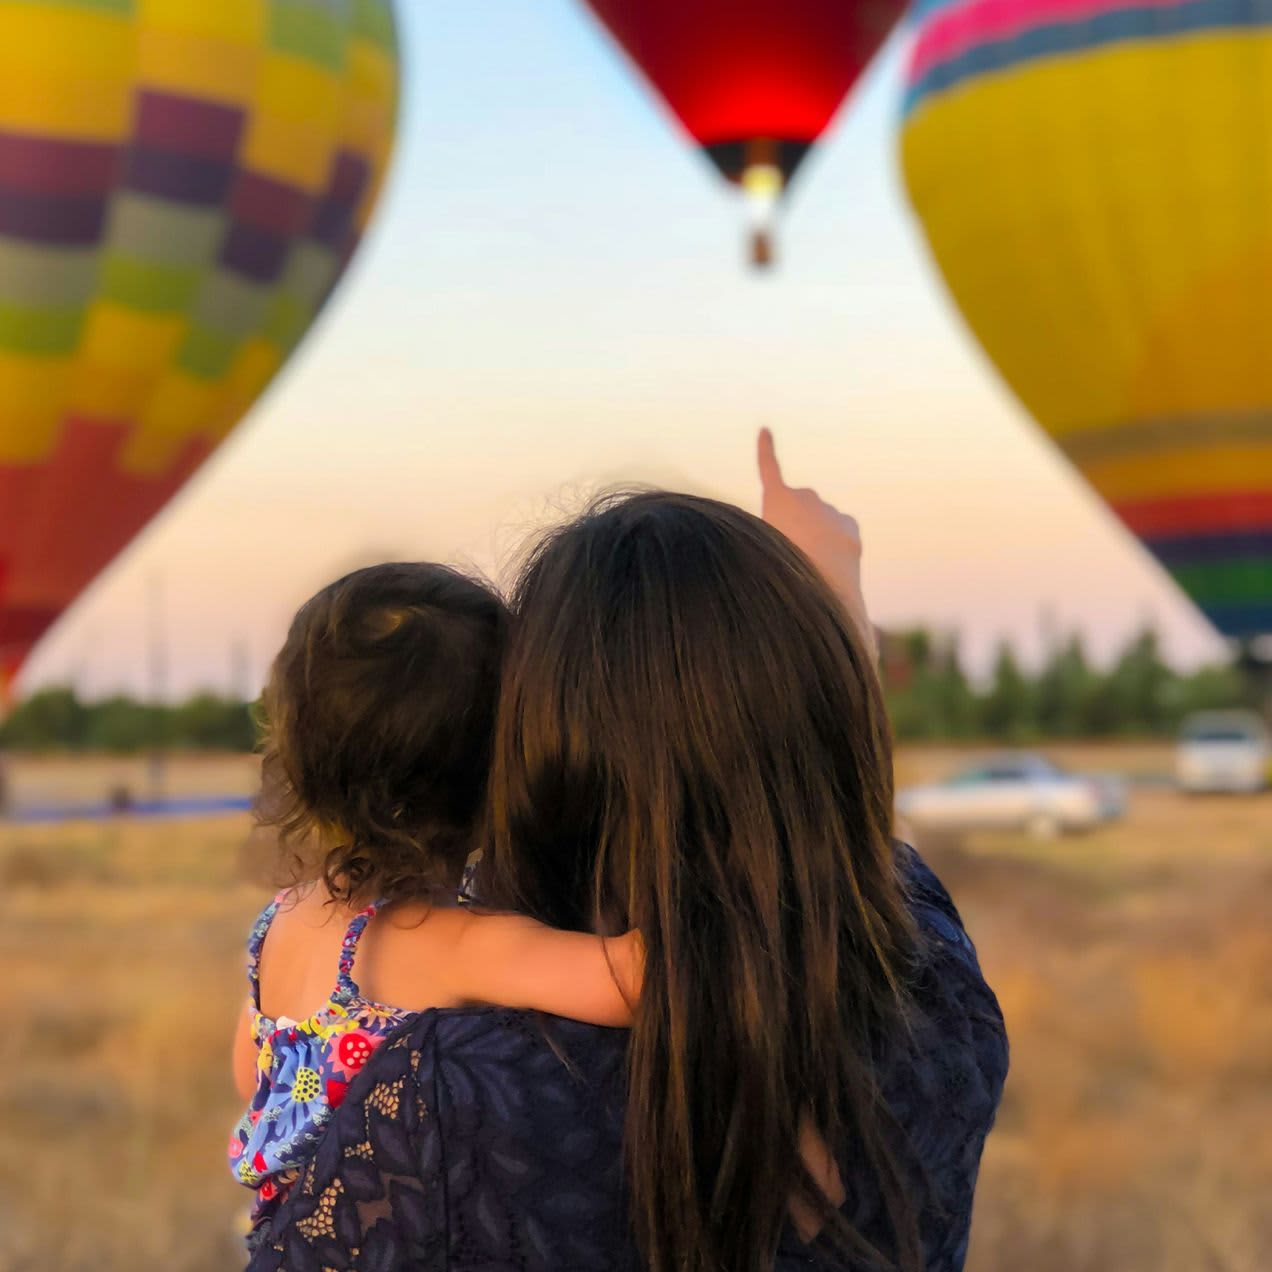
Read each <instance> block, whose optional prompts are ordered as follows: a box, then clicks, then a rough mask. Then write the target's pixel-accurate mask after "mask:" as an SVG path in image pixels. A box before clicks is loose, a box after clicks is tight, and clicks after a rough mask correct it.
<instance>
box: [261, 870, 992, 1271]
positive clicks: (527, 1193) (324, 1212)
mask: <svg viewBox="0 0 1272 1272" xmlns="http://www.w3.org/2000/svg"><path fill="white" fill-rule="evenodd" d="M904 868H905V870H906V873H907V876H908V881H909V890H910V895H911V898H912V907H913V912H914V915H915V917H916V920H917V922H918V925H919V928H920V931H921V933H922V935H923V937H924V940H923V951H924V953H923V961H922V966H921V969H920V971H919V974H918V976H917V978H916V982H915V984H914V990H913V992H914V1001H915V1005H916V1017H917V1018H916V1021H915V1026H914V1029H913V1032H912V1035H911V1037H910V1039H908V1040H907V1041H906V1042H905V1043H904V1044H897V1049H895V1050H894V1051H892V1052H891V1053H889V1054H886V1055H881V1056H880V1057H879V1058H878V1072H879V1078H880V1082H881V1084H882V1089H883V1092H884V1095H885V1098H886V1100H887V1102H888V1104H889V1107H890V1108H891V1110H892V1113H893V1114H894V1116H895V1118H896V1120H897V1122H898V1123H899V1125H900V1127H901V1129H902V1131H903V1132H904V1134H905V1136H906V1138H907V1140H908V1143H909V1148H910V1153H911V1156H912V1157H913V1159H914V1169H913V1175H912V1179H913V1189H914V1196H915V1199H916V1203H917V1208H918V1212H919V1220H920V1231H921V1236H922V1240H923V1246H924V1252H925V1256H926V1268H927V1272H960V1270H961V1269H962V1268H963V1265H964V1261H965V1259H966V1255H967V1245H968V1236H969V1232H970V1226H971V1213H972V1195H973V1192H974V1190H975V1186H976V1175H977V1170H978V1167H979V1164H980V1156H981V1149H982V1147H983V1146H984V1142H985V1136H986V1135H987V1134H988V1132H989V1129H990V1127H991V1125H992V1123H993V1120H994V1114H995V1111H996V1109H997V1107H998V1101H999V1098H1000V1095H1001V1093H1002V1088H1003V1081H1004V1079H1005V1077H1006V1072H1007V1038H1006V1033H1005V1031H1004V1028H1003V1020H1002V1015H1001V1013H1000V1012H999V1009H998V1003H997V1001H996V1000H995V998H994V995H993V993H992V992H991V990H990V989H989V987H988V985H987V984H986V983H985V980H984V977H983V976H982V975H981V971H980V967H979V965H978V963H977V959H976V953H975V950H974V949H973V947H972V943H971V941H970V940H969V939H968V937H967V935H966V933H965V932H964V930H963V924H962V922H961V920H960V918H959V915H958V911H957V910H956V909H955V908H954V904H953V902H952V901H951V900H950V898H949V896H948V894H947V893H946V892H945V889H944V888H943V887H942V886H941V884H940V883H939V882H938V881H937V879H936V877H935V876H934V875H933V874H932V873H931V871H929V870H928V869H927V867H926V866H925V865H924V864H923V863H922V862H921V861H920V860H919V858H918V856H917V854H913V853H911V852H909V850H906V856H905V858H904ZM625 1049H626V1034H625V1033H624V1032H623V1031H621V1030H612V1029H601V1028H597V1027H594V1026H589V1025H581V1024H577V1023H574V1022H570V1021H564V1020H558V1019H555V1018H544V1017H541V1016H537V1015H535V1014H533V1013H527V1012H517V1011H508V1010H502V1009H497V1008H482V1009H472V1010H435V1011H427V1012H422V1013H420V1015H419V1016H418V1017H416V1018H415V1019H414V1020H412V1021H410V1022H408V1023H407V1024H405V1025H404V1026H403V1027H402V1028H401V1029H399V1030H398V1032H397V1033H396V1034H394V1035H393V1037H391V1038H390V1039H389V1040H388V1041H387V1042H386V1043H385V1044H384V1046H382V1047H381V1048H380V1050H379V1051H378V1052H377V1053H376V1054H375V1056H374V1057H372V1059H371V1061H370V1062H369V1063H368V1064H367V1065H366V1067H365V1068H364V1069H363V1070H362V1072H361V1073H360V1074H358V1075H357V1077H355V1078H354V1080H353V1082H352V1083H351V1085H350V1087H349V1092H348V1097H347V1098H346V1100H345V1101H344V1104H343V1105H342V1107H341V1108H340V1109H339V1110H338V1111H337V1113H336V1114H335V1116H334V1117H333V1118H332V1120H331V1123H330V1125H329V1127H328V1129H327V1131H326V1133H325V1135H324V1137H323V1139H322V1141H321V1142H320V1143H319V1145H318V1150H317V1152H316V1154H315V1155H314V1157H313V1159H312V1161H311V1162H310V1163H309V1165H308V1166H307V1167H306V1168H305V1169H304V1170H303V1171H302V1173H301V1176H300V1178H299V1179H298V1180H297V1182H296V1184H295V1186H294V1187H293V1188H292V1190H291V1193H290V1195H289V1197H288V1199H287V1201H286V1202H285V1203H284V1205H283V1206H282V1207H281V1208H280V1210H279V1211H278V1213H277V1214H276V1215H275V1216H274V1217H273V1219H272V1221H271V1223H270V1224H269V1225H268V1227H267V1229H266V1230H264V1231H263V1232H262V1240H261V1241H260V1244H259V1245H258V1246H257V1248H256V1251H255V1254H254V1256H253V1258H252V1262H251V1265H250V1270H249V1272H279V1270H280V1269H287V1270H288V1272H324V1270H325V1269H336V1270H338V1272H346V1270H348V1272H353V1270H358V1272H408V1270H409V1272H514V1270H515V1272H636V1270H637V1269H638V1268H639V1261H638V1259H637V1255H636V1252H635V1249H634V1246H633V1243H632V1238H631V1234H630V1230H629V1227H628V1223H627V1214H626V1204H625V1196H624V1191H623V1184H622V1132H623V1114H624V1105H625V1102H626V1089H625V1085H624V1058H625ZM840 1170H841V1173H842V1175H843V1178H844V1181H845V1185H846V1188H847V1192H848V1200H847V1202H846V1203H845V1207H844V1210H845V1213H846V1215H847V1216H848V1218H849V1219H851V1221H852V1222H853V1223H854V1224H855V1225H856V1226H857V1228H858V1230H859V1231H861V1232H862V1233H863V1234H864V1235H866V1236H868V1237H870V1238H871V1239H872V1240H874V1241H875V1242H876V1243H877V1244H879V1245H880V1247H881V1248H883V1249H888V1248H889V1246H890V1243H891V1235H890V1231H889V1228H888V1225H887V1221H886V1208H885V1206H884V1203H883V1198H882V1195H881V1192H880V1188H879V1185H878V1182H877V1180H875V1179H874V1178H872V1177H870V1176H868V1175H864V1174H863V1173H862V1172H860V1171H857V1172H856V1173H854V1171H853V1168H852V1158H851V1155H848V1156H847V1157H846V1158H845V1160H844V1161H842V1162H841V1163H840ZM775 1267H776V1269H777V1272H795V1270H796V1269H805V1270H815V1272H867V1269H865V1268H864V1267H857V1266H854V1265H851V1264H846V1263H844V1261H843V1260H842V1258H841V1257H840V1256H838V1255H835V1254H833V1253H831V1252H828V1251H826V1250H825V1249H823V1248H822V1247H821V1246H820V1245H818V1246H806V1245H804V1244H802V1243H801V1242H800V1241H799V1239H798V1238H797V1237H796V1235H795V1233H794V1232H793V1231H792V1230H790V1229H789V1226H788V1230H787V1232H786V1233H785V1234H784V1236H783V1239H782V1244H781V1247H780V1249H779V1252H778V1257H777V1260H776V1264H775Z"/></svg>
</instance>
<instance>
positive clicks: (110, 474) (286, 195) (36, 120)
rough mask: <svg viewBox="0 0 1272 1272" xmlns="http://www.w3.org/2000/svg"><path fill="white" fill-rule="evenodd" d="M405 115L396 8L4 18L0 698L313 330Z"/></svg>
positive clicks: (69, 11) (61, 4)
mask: <svg viewBox="0 0 1272 1272" xmlns="http://www.w3.org/2000/svg"><path fill="white" fill-rule="evenodd" d="M397 98H398V58H397V49H396V34H395V27H394V18H393V10H392V3H391V0H0V692H2V691H3V688H4V685H5V683H6V682H7V681H8V680H9V679H11V677H12V676H13V675H14V674H15V673H16V671H17V669H18V668H19V666H20V665H21V664H22V661H23V659H24V658H25V657H26V655H27V654H28V652H29V651H30V650H31V648H32V647H33V646H34V644H35V643H36V642H37V641H38V640H39V638H40V637H41V635H42V634H43V633H44V632H45V631H46V630H47V629H48V628H49V626H50V625H51V624H52V623H53V622H54V621H55V620H56V619H57V617H58V616H59V615H60V614H61V613H62V611H63V610H64V609H65V608H66V607H67V606H68V605H69V604H70V603H71V602H72V601H73V600H74V599H75V597H76V596H77V595H78V594H79V593H80V592H81V591H82V590H83V588H84V587H85V586H86V585H87V584H88V583H89V582H90V580H92V578H93V577H94V576H95V575H96V574H97V573H98V572H99V571H100V570H101V569H102V568H103V567H104V566H105V565H106V564H107V563H108V562H109V561H110V560H111V558H112V557H114V556H115V555H116V554H117V553H118V552H119V551H120V550H121V549H122V548H123V547H124V545H125V544H127V543H128V541H129V540H130V539H132V538H133V536H134V535H136V534H137V532H138V531H139V530H140V529H141V528H142V527H143V526H144V525H145V524H146V522H147V521H148V520H149V519H150V518H151V517H152V516H153V515H154V514H155V513H156V512H157V511H158V510H159V509H160V508H161V507H162V506H163V505H164V503H165V502H166V501H167V500H168V499H169V498H170V497H171V496H172V494H173V493H174V492H175V491H176V490H177V489H178V488H179V487H180V486H181V485H182V483H183V482H185V480H186V479H187V478H188V477H189V476H190V475H191V473H193V472H194V471H195V469H197V468H198V467H199V465H200V464H201V463H202V462H203V461H204V459H206V458H207V456H208V455H209V454H210V453H211V452H212V451H213V450H214V449H215V448H216V446H217V445H218V444H219V443H220V442H221V441H222V440H223V439H224V438H225V436H226V435H227V434H228V433H229V432H230V430H231V429H233V428H234V426H235V425H236V424H237V423H238V422H239V420H241V419H242V417H243V415H244V414H245V413H246V412H247V410H248V408H249V407H250V406H251V405H252V403H253V402H254V401H255V399H256V398H257V396H258V395H259V394H260V393H261V391H262V390H263V389H264V388H265V386H266V385H267V384H268V383H269V381H270V379H271V378H272V377H273V376H274V374H275V373H276V372H277V371H278V369H279V367H280V366H281V365H282V364H283V362H284V361H286V359H287V357H288V355H289V354H290V353H291V351H292V350H293V349H294V348H295V346H296V344H297V343H298V341H299V340H300V339H301V337H302V336H303V335H304V334H305V331H306V330H307V329H308V327H309V325H310V324H311V322H312V321H313V319H314V317H315V315H316V314H317V312H318V310H319V309H320V308H321V307H322V304H323V302H324V300H325V299H326V298H327V296H328V295H329V293H330V292H331V290H332V288H333V287H334V286H335V284H336V282H337V281H338V280H339V278H340V275H341V273H342V272H343V270H344V268H345V266H346V265H347V264H348V261H349V259H350V256H351V255H352V253H353V251H354V249H355V247H356V246H357V243H358V241H359V238H360V236H361V234H362V231H363V229H364V228H365V226H366V224H367V221H368V218H369V217H370V215H371V212H372V209H373V208H374V206H375V202H376V197H377V194H378V191H379V188H380V185H381V181H382V179H383V177H384V173H385V169H386V166H387V163H388V160H389V155H390V151H391V148H392V143H393V134H394V125H395V120H396V112H397Z"/></svg>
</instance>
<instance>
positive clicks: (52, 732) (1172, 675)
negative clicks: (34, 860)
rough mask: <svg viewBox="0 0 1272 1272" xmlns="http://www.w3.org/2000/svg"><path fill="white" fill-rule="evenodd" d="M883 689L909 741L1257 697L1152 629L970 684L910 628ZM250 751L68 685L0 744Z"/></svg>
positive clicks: (949, 656)
mask: <svg viewBox="0 0 1272 1272" xmlns="http://www.w3.org/2000/svg"><path fill="white" fill-rule="evenodd" d="M884 681H885V684H886V686H887V696H888V705H889V708H890V710H891V713H892V722H893V728H894V729H895V731H896V733H897V736H898V737H900V738H903V739H908V740H909V739H914V740H919V739H944V738H955V739H958V738H967V739H971V738H995V739H999V740H1002V741H1011V742H1024V741H1029V740H1031V739H1038V738H1055V737H1061V738H1063V737H1110V736H1117V735H1123V736H1141V737H1143V736H1163V735H1168V734H1170V733H1173V732H1174V731H1175V729H1176V728H1177V727H1178V725H1179V722H1180V721H1181V720H1182V719H1183V717H1184V716H1186V715H1188V714H1189V713H1190V712H1193V711H1200V710H1207V709H1222V708H1231V707H1241V706H1253V705H1255V698H1256V690H1255V686H1253V685H1252V684H1251V682H1250V680H1249V678H1248V677H1247V676H1245V675H1244V674H1243V673H1242V672H1241V671H1240V670H1239V669H1238V668H1237V667H1235V666H1230V665H1227V666H1216V667H1206V668H1203V669H1201V670H1200V671H1195V672H1191V673H1189V674H1181V673H1179V672H1177V671H1175V670H1174V669H1172V668H1171V667H1170V666H1169V665H1168V664H1167V663H1166V662H1165V661H1164V660H1163V658H1162V656H1161V650H1160V647H1159V645H1158V640H1157V636H1156V633H1154V632H1153V631H1151V630H1148V631H1144V632H1142V633H1140V634H1139V635H1138V636H1136V637H1135V639H1134V640H1132V641H1131V642H1130V643H1129V644H1128V645H1127V647H1126V648H1125V649H1124V650H1123V651H1122V653H1121V654H1120V655H1119V656H1118V657H1117V658H1116V659H1115V660H1114V662H1113V664H1112V665H1111V666H1110V667H1108V668H1106V669H1100V668H1097V667H1095V666H1093V665H1092V663H1091V662H1090V660H1089V659H1088V658H1087V655H1086V651H1085V649H1084V648H1083V644H1082V640H1081V638H1080V637H1079V636H1073V637H1070V638H1069V639H1068V640H1067V641H1065V642H1063V643H1061V644H1059V645H1058V646H1057V648H1056V649H1055V650H1054V651H1053V652H1052V653H1051V655H1050V656H1049V657H1048V658H1047V659H1046V660H1045V661H1044V663H1043V665H1042V666H1041V667H1040V668H1038V669H1037V670H1035V671H1028V670H1026V669H1025V667H1024V665H1023V664H1022V663H1021V660H1020V659H1019V658H1018V657H1017V655H1016V652H1015V650H1014V649H1013V648H1012V646H1011V645H1010V644H1009V643H1007V642H1004V643H1003V644H1002V645H1001V646H1000V647H999V650H998V654H997V657H996V659H995V661H994V667H993V671H992V674H991V676H990V679H989V682H988V683H987V684H984V685H976V684H974V683H973V682H972V680H971V679H970V678H969V676H968V674H967V671H966V669H965V667H964V665H963V661H962V659H961V657H960V655H959V647H958V642H957V640H956V639H954V638H951V637H944V636H937V635H934V634H933V633H932V632H930V631H927V630H925V629H916V630H914V631H909V632H904V633H899V634H895V635H893V636H891V637H889V639H888V641H887V644H886V648H885V655H884ZM255 743H256V724H255V718H254V710H253V706H252V704H250V703H246V702H241V701H238V700H237V699H234V698H226V697H221V696H218V695H217V694H212V693H201V694H196V695H195V696H194V697H192V698H190V699H188V700H187V701H185V702H181V703H176V704H173V705H171V706H163V707H155V706H151V705H147V704H146V703H142V702H138V701H137V700H136V699H135V698H130V697H127V696H124V695H120V696H117V697H112V698H106V699H103V700H101V701H97V702H86V701H84V700H82V699H81V698H80V697H79V696H78V695H77V694H76V693H75V691H74V690H72V689H65V688H61V689H43V690H41V691H40V692H38V693H35V694H32V695H31V696H30V697H29V698H27V699H25V700H24V701H23V702H21V703H19V704H18V705H17V706H16V707H15V708H14V710H13V712H12V713H11V715H10V716H9V718H8V720H7V721H5V722H4V724H3V725H0V746H6V747H10V748H12V749H13V750H22V751H49V750H82V751H114V752H138V751H146V750H152V749H157V748H161V747H162V748H179V749H192V750H208V751H248V750H251V748H252V747H253V746H254V745H255Z"/></svg>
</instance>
